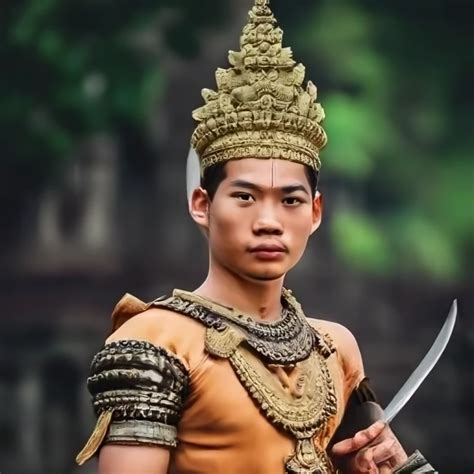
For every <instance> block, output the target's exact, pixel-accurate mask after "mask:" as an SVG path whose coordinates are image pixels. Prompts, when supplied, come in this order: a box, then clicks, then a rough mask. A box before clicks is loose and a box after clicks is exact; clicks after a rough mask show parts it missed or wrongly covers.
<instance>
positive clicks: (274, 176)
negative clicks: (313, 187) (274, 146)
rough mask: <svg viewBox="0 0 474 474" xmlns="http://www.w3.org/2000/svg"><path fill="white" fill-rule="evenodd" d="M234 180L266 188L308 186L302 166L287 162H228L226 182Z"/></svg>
mask: <svg viewBox="0 0 474 474" xmlns="http://www.w3.org/2000/svg"><path fill="white" fill-rule="evenodd" d="M234 180H245V181H250V182H251V183H254V184H256V185H258V186H261V187H268V188H271V187H283V186H288V185H293V184H302V185H304V186H309V183H308V178H307V177H306V172H305V167H304V165H302V164H300V163H294V162H292V161H287V160H271V159H257V158H245V159H243V160H230V161H229V162H228V163H227V165H226V181H229V182H230V181H234Z"/></svg>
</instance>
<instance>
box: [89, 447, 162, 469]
mask: <svg viewBox="0 0 474 474" xmlns="http://www.w3.org/2000/svg"><path fill="white" fill-rule="evenodd" d="M169 458H170V451H169V449H167V448H165V447H161V446H122V445H118V444H117V445H115V444H108V445H105V446H103V447H102V448H101V450H100V453H99V470H98V474H166V473H167V472H168V464H169Z"/></svg>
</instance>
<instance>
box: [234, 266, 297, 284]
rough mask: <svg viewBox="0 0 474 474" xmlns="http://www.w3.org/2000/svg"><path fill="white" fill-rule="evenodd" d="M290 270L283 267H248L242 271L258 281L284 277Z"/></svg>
mask: <svg viewBox="0 0 474 474" xmlns="http://www.w3.org/2000/svg"><path fill="white" fill-rule="evenodd" d="M287 271H288V270H287V269H283V268H281V267H280V268H269V267H267V268H247V269H245V270H244V271H243V272H242V273H243V274H244V275H246V276H247V278H249V279H251V280H254V281H255V280H256V281H273V280H279V279H281V278H283V277H284V276H285V274H286V272H287Z"/></svg>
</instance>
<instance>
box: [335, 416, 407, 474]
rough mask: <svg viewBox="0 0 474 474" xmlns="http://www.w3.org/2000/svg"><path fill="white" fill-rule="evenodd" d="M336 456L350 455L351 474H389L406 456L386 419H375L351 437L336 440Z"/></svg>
mask: <svg viewBox="0 0 474 474" xmlns="http://www.w3.org/2000/svg"><path fill="white" fill-rule="evenodd" d="M332 453H333V454H334V455H335V456H350V460H349V463H348V466H349V473H350V474H359V473H363V472H365V473H370V474H389V473H392V472H393V471H394V469H395V468H396V467H397V466H400V465H401V464H403V463H404V462H405V461H406V460H407V455H406V453H405V451H404V449H403V448H402V446H401V445H400V442H399V441H398V439H397V438H396V437H395V435H394V434H393V432H392V430H391V429H390V427H389V426H388V424H387V423H384V422H383V421H377V422H376V423H374V424H373V425H371V426H370V427H369V428H367V429H365V430H362V431H359V432H358V433H356V434H355V435H354V437H352V438H349V439H345V440H343V441H340V442H339V443H336V444H335V445H334V446H333V448H332Z"/></svg>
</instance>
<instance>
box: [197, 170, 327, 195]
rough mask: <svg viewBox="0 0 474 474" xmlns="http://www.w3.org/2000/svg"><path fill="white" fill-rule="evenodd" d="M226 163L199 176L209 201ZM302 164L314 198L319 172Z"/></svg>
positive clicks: (221, 177) (220, 181)
mask: <svg viewBox="0 0 474 474" xmlns="http://www.w3.org/2000/svg"><path fill="white" fill-rule="evenodd" d="M226 164H227V162H226V161H224V162H221V163H216V164H215V165H212V166H209V168H206V169H205V170H204V175H203V176H202V178H201V188H203V189H204V190H205V191H207V194H208V196H209V199H210V200H211V201H212V200H213V199H214V196H215V194H216V192H217V188H218V187H219V184H221V183H222V181H224V179H225V178H226V176H227V175H226V172H225V165H226ZM303 166H304V168H305V173H306V176H307V178H308V181H309V185H310V187H311V196H312V197H313V198H314V197H315V196H316V190H317V187H318V178H319V173H318V172H317V171H316V170H315V169H314V168H311V167H310V166H308V165H303Z"/></svg>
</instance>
